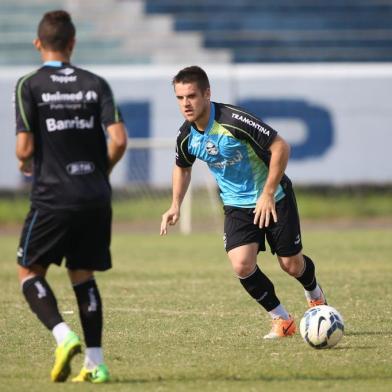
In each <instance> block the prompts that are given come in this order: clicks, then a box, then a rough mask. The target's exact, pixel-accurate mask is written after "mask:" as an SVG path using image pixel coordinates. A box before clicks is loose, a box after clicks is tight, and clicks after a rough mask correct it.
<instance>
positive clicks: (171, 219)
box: [160, 207, 180, 235]
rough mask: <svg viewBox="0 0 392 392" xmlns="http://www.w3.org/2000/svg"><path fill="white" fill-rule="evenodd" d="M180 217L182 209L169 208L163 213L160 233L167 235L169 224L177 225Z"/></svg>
mask: <svg viewBox="0 0 392 392" xmlns="http://www.w3.org/2000/svg"><path fill="white" fill-rule="evenodd" d="M179 219H180V210H179V209H177V208H174V207H171V208H170V209H169V210H167V211H166V212H165V213H164V214H163V215H162V221H161V232H160V235H166V234H167V226H168V225H170V226H173V225H175V224H176V223H177V222H178V220H179Z"/></svg>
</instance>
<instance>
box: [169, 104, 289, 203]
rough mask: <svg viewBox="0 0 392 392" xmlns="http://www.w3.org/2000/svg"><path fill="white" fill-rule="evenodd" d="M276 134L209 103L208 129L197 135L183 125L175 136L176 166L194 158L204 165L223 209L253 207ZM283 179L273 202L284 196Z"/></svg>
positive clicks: (241, 112)
mask: <svg viewBox="0 0 392 392" xmlns="http://www.w3.org/2000/svg"><path fill="white" fill-rule="evenodd" d="M276 134H277V132H276V131H275V130H273V129H272V128H271V127H269V126H268V125H267V124H265V123H263V122H262V121H261V120H260V119H258V118H256V117H255V116H253V115H251V114H250V113H248V112H246V111H244V110H243V109H241V108H238V107H235V106H229V105H225V104H221V103H215V102H212V103H211V114H210V119H209V122H208V126H207V128H206V129H205V130H204V132H200V131H199V130H197V129H196V128H194V126H193V124H191V123H189V122H187V121H186V122H185V123H184V124H183V126H182V127H181V129H180V131H179V135H178V137H177V157H176V164H177V165H178V166H180V167H189V166H191V165H192V164H193V162H194V161H195V159H196V158H198V159H200V160H202V161H204V162H206V163H207V165H208V167H209V169H210V170H211V172H212V174H213V175H214V177H215V179H216V182H217V184H218V186H219V189H220V195H221V198H222V201H223V204H224V205H226V206H234V207H243V208H252V207H255V206H256V202H257V199H258V198H259V196H260V194H261V192H262V191H263V187H264V184H265V181H266V179H267V176H268V167H269V161H270V152H269V151H268V148H269V146H270V145H271V143H272V141H273V139H274V138H275V136H276ZM288 182H289V179H288V178H287V177H286V176H284V177H283V179H282V181H281V184H280V185H279V186H278V188H277V190H276V192H275V200H276V201H279V200H281V199H282V198H283V197H284V196H285V191H284V188H285V184H286V183H288Z"/></svg>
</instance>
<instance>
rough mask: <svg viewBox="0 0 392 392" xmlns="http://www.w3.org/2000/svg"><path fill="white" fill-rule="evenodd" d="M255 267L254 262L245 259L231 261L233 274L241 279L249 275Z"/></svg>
mask: <svg viewBox="0 0 392 392" xmlns="http://www.w3.org/2000/svg"><path fill="white" fill-rule="evenodd" d="M255 267H256V266H255V265H254V263H249V262H247V261H240V262H237V263H233V270H234V272H235V274H236V275H237V276H238V277H239V278H242V279H243V278H246V277H248V276H249V275H251V274H252V273H253V272H254V270H255Z"/></svg>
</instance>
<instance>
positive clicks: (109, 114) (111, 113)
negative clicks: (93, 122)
mask: <svg viewBox="0 0 392 392" xmlns="http://www.w3.org/2000/svg"><path fill="white" fill-rule="evenodd" d="M100 83H101V99H100V103H101V122H102V124H103V125H104V127H105V128H107V127H108V126H109V125H111V124H114V123H117V122H122V121H123V119H122V116H121V112H120V110H119V108H118V107H117V105H116V102H115V100H114V96H113V93H112V89H111V88H110V86H109V84H108V83H107V82H106V80H105V79H103V78H100Z"/></svg>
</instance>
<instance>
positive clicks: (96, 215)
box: [17, 205, 112, 271]
mask: <svg viewBox="0 0 392 392" xmlns="http://www.w3.org/2000/svg"><path fill="white" fill-rule="evenodd" d="M111 222H112V209H111V206H110V205H108V206H105V207H100V208H94V209H84V210H61V211H57V210H47V209H45V210H44V209H36V208H31V209H30V211H29V213H28V215H27V217H26V220H25V223H24V226H23V230H22V234H21V238H20V243H19V249H18V253H17V261H18V264H20V265H21V266H23V267H28V266H31V265H32V264H39V265H42V266H44V267H47V266H49V264H58V265H61V263H62V260H63V259H64V258H65V260H66V267H67V268H69V269H71V270H74V269H86V270H92V271H104V270H107V269H109V268H111V266H112V264H111V255H110V241H111Z"/></svg>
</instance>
